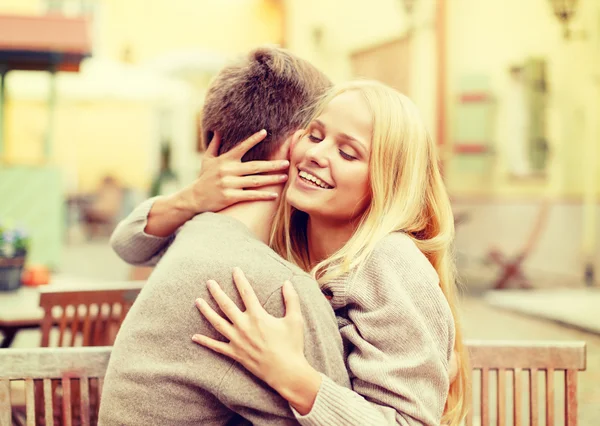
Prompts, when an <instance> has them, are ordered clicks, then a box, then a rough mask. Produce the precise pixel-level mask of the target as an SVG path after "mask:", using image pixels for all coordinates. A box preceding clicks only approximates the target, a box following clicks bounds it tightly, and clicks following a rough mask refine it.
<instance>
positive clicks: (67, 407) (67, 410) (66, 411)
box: [62, 377, 73, 426]
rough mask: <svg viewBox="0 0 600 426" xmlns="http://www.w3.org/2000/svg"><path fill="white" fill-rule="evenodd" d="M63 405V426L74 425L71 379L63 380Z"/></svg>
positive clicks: (65, 378)
mask: <svg viewBox="0 0 600 426" xmlns="http://www.w3.org/2000/svg"><path fill="white" fill-rule="evenodd" d="M62 388H63V395H62V404H63V426H71V425H72V422H71V420H72V417H73V415H72V413H71V379H70V378H68V377H63V378H62Z"/></svg>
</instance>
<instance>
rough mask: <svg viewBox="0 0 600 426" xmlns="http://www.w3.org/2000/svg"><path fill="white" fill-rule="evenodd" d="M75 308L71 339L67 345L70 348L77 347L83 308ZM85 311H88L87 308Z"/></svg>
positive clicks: (72, 318) (76, 306)
mask: <svg viewBox="0 0 600 426" xmlns="http://www.w3.org/2000/svg"><path fill="white" fill-rule="evenodd" d="M73 308H74V311H73V316H72V317H71V338H70V339H69V343H68V344H67V345H65V346H69V347H72V346H75V339H76V338H77V333H78V331H79V309H82V307H80V306H78V305H75V306H73ZM83 309H86V307H84V308H83Z"/></svg>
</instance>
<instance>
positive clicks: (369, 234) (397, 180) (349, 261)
mask: <svg viewBox="0 0 600 426" xmlns="http://www.w3.org/2000/svg"><path fill="white" fill-rule="evenodd" d="M347 91H356V92H358V93H360V95H361V96H362V98H363V99H364V101H365V102H366V104H367V106H368V108H369V109H370V111H371V115H372V120H373V134H372V145H371V156H370V160H369V161H370V164H369V179H370V187H371V193H372V199H371V203H370V205H369V206H368V207H367V209H366V210H365V212H364V214H363V215H362V218H361V219H360V221H359V222H358V223H357V225H356V229H355V232H354V234H353V236H352V237H351V238H350V240H349V241H348V242H347V243H346V244H345V245H344V246H343V247H342V248H341V249H339V250H338V251H337V252H336V253H335V254H333V255H332V256H330V257H329V258H327V259H325V260H323V261H321V262H320V263H318V264H317V265H311V264H310V259H309V256H308V245H307V244H308V241H307V237H306V235H307V229H306V224H307V220H308V216H307V215H306V213H304V212H301V211H299V210H297V209H295V208H294V207H292V206H290V205H289V204H288V203H285V202H284V203H281V205H280V207H279V210H278V212H277V215H276V218H275V222H274V227H273V233H272V236H271V246H272V247H273V249H274V250H275V251H277V252H278V253H279V254H280V255H281V256H283V257H284V258H286V259H287V260H289V261H291V262H293V263H296V264H297V265H299V266H300V267H302V268H303V269H304V270H306V271H311V273H312V274H313V275H314V277H315V278H316V279H317V280H318V281H319V282H320V283H324V282H328V281H330V280H332V279H335V278H339V277H340V276H341V275H344V274H346V273H348V272H349V271H351V270H353V269H354V268H357V267H360V265H361V264H363V262H364V261H365V260H366V258H367V257H368V256H369V255H370V253H371V252H372V250H373V248H374V247H375V245H376V244H377V243H378V242H379V241H380V240H381V239H382V238H383V237H385V236H386V235H388V234H390V233H392V232H404V233H405V234H406V235H408V236H409V237H411V238H412V239H413V241H414V242H415V244H416V245H417V247H418V248H419V249H420V250H421V251H422V252H423V253H424V254H425V256H427V258H428V259H429V261H430V262H431V264H432V265H433V267H434V268H435V270H436V271H437V274H438V276H439V279H440V287H441V289H442V291H443V293H444V295H445V296H446V299H447V300H448V303H449V305H450V308H451V310H452V313H453V315H454V321H455V324H456V342H455V351H456V352H457V355H458V360H459V372H458V376H457V378H456V380H455V381H454V382H453V383H452V384H451V387H450V394H449V397H448V400H447V403H446V410H445V413H444V417H443V420H442V421H443V423H446V424H449V425H452V426H455V425H458V424H459V423H460V421H461V420H462V419H463V418H464V417H465V415H466V413H467V410H468V401H470V387H469V382H470V380H469V365H468V357H467V352H466V349H465V347H464V345H463V341H462V335H461V327H460V324H459V323H458V312H457V297H456V296H457V295H456V279H455V269H454V260H453V252H452V247H453V241H454V217H453V214H452V209H451V206H450V200H449V197H448V194H447V192H446V188H445V185H444V183H443V181H442V176H441V173H440V168H439V165H438V158H437V153H436V147H435V145H434V142H433V141H432V139H431V137H430V136H429V134H428V132H427V130H426V128H425V125H424V123H423V120H422V118H421V116H420V114H419V112H418V110H417V108H416V106H415V105H414V103H413V102H412V101H411V100H410V99H409V98H407V97H406V96H404V95H402V94H401V93H399V92H397V91H396V90H394V89H391V88H390V87H387V86H385V85H384V84H382V83H379V82H375V81H355V82H350V83H346V84H343V85H340V86H337V87H335V88H334V89H332V90H331V92H330V93H329V94H328V95H327V96H326V97H325V98H324V99H323V101H322V103H321V105H320V106H319V107H318V108H317V109H316V115H315V118H316V117H317V116H319V115H320V114H321V113H322V112H323V110H324V109H325V107H326V106H327V104H329V102H330V101H331V100H332V99H333V98H335V97H336V96H338V95H340V94H342V93H344V92H347Z"/></svg>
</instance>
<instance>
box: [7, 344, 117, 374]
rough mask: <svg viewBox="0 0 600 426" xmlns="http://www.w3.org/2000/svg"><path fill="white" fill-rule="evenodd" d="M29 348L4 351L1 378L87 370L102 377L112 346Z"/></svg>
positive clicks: (74, 372) (72, 372) (88, 372)
mask: <svg viewBox="0 0 600 426" xmlns="http://www.w3.org/2000/svg"><path fill="white" fill-rule="evenodd" d="M74 349H75V348H28V349H10V350H6V351H1V352H2V354H1V358H0V365H2V368H0V379H9V380H19V379H23V378H24V377H35V378H39V379H59V378H62V376H63V375H64V374H69V375H71V376H73V377H77V376H78V375H80V374H82V373H83V372H85V374H86V375H87V376H88V377H103V376H104V374H105V372H106V366H107V364H108V359H109V357H110V349H111V348H110V347H89V348H76V350H74Z"/></svg>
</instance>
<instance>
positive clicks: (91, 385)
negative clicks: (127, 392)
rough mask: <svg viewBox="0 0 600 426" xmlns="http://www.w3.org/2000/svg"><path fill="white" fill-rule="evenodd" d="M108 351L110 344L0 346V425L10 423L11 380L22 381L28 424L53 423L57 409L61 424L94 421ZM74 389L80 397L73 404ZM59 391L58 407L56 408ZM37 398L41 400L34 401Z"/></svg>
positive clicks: (91, 422) (87, 423)
mask: <svg viewBox="0 0 600 426" xmlns="http://www.w3.org/2000/svg"><path fill="white" fill-rule="evenodd" d="M110 351H111V348H110V347H88V348H35V349H1V350H0V365H1V366H2V367H1V368H0V426H11V425H12V424H13V423H12V421H13V419H12V414H13V410H11V404H10V391H11V382H13V381H23V380H24V381H25V401H26V409H25V412H26V422H27V423H26V424H27V425H28V426H29V425H35V424H39V423H40V421H37V422H36V419H44V420H45V424H46V425H53V424H55V420H56V418H57V416H56V414H57V413H56V411H60V413H59V414H60V418H61V419H62V422H61V423H62V424H63V425H71V424H81V425H92V424H96V423H97V418H98V413H97V409H98V406H99V400H100V394H101V392H102V382H103V378H104V374H105V372H106V367H107V365H108V359H109V357H110ZM36 385H39V387H41V388H42V389H43V392H42V393H41V394H39V395H38V393H37V392H35V388H36ZM58 387H60V388H62V392H61V393H58V392H57V388H58ZM75 392H76V393H77V394H78V395H79V398H78V399H79V400H78V401H77V403H76V404H73V403H72V393H75ZM59 394H60V395H61V398H60V405H59V407H60V409H59V410H57V395H59ZM37 398H41V401H35V400H36V399H37ZM40 407H41V408H40ZM74 409H75V410H74ZM40 410H41V411H43V413H40V412H39V411H40ZM36 411H38V412H36ZM73 411H77V413H75V412H73ZM74 418H75V421H74ZM76 419H79V421H77V420H76Z"/></svg>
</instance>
